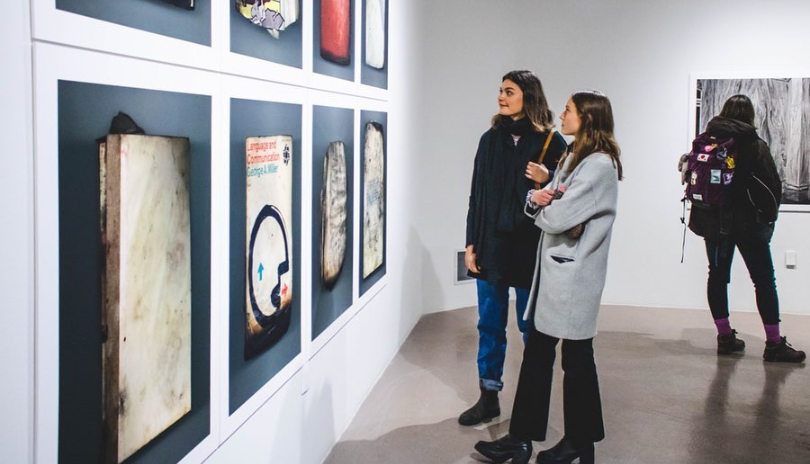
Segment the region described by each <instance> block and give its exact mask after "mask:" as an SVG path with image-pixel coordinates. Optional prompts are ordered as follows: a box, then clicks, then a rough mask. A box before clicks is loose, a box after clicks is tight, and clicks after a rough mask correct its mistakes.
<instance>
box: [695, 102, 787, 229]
mask: <svg viewBox="0 0 810 464" xmlns="http://www.w3.org/2000/svg"><path fill="white" fill-rule="evenodd" d="M706 132H707V133H708V134H709V135H711V136H715V137H718V138H729V137H732V138H734V149H733V150H734V151H735V163H736V168H735V170H734V171H735V172H734V179H733V180H732V182H731V192H730V198H729V200H728V202H729V203H728V205H727V206H726V207H725V208H724V210H723V211H707V210H703V209H700V208H696V207H693V208H692V212H691V214H690V216H689V228H690V229H691V230H692V231H693V232H695V233H696V234H697V235H700V236H702V237H706V238H709V239H711V240H715V241H716V240H719V239H720V238H721V236H730V237H732V238H735V239H744V238H746V237H748V236H749V235H751V234H752V233H755V232H756V231H757V230H759V229H761V227H760V226H771V225H772V224H773V223H774V222H775V221H776V217H777V215H778V213H779V204H780V203H781V201H782V181H781V179H780V178H779V173H778V171H777V170H776V164H775V163H774V160H773V156H771V152H770V149H769V148H768V144H766V143H765V142H764V141H763V140H762V139H760V138H759V136H758V135H757V131H756V129H755V128H754V127H753V126H751V125H750V124H746V123H744V122H741V121H737V120H734V119H728V118H724V117H721V116H717V117H715V118H714V119H712V120H711V121H710V122H709V124H708V125H707V127H706ZM768 238H769V237H768Z"/></svg>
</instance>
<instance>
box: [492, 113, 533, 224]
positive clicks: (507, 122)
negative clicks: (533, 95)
mask: <svg viewBox="0 0 810 464" xmlns="http://www.w3.org/2000/svg"><path fill="white" fill-rule="evenodd" d="M498 129H499V130H496V131H495V133H494V134H493V135H494V137H492V141H491V144H490V153H491V155H492V156H491V160H492V161H493V162H494V163H500V164H501V169H503V175H504V176H503V181H502V183H500V182H498V183H500V185H492V187H493V190H495V189H498V190H499V191H498V192H497V194H496V195H498V196H500V202H499V203H500V206H499V208H498V213H497V215H498V216H497V218H498V219H497V224H496V227H495V228H496V230H497V231H498V232H501V233H511V232H514V231H515V229H516V228H517V226H518V224H519V223H520V222H521V221H522V220H523V219H524V216H523V203H522V198H518V197H520V196H521V195H523V196H524V197H525V195H526V192H520V194H518V192H517V189H518V184H519V183H520V181H521V180H522V177H521V176H522V175H523V174H522V169H521V168H523V169H525V166H517V164H516V163H517V162H518V160H521V159H523V158H524V157H525V156H523V155H524V154H523V153H522V151H523V149H525V147H526V144H525V143H523V144H521V143H520V142H518V143H517V144H516V143H515V141H514V139H513V138H512V137H511V135H518V136H520V137H523V136H525V135H526V134H528V133H530V132H533V131H534V125H533V124H532V122H531V120H530V119H529V118H527V117H523V118H520V119H518V120H514V119H512V118H510V117H501V118H500V119H499V120H498ZM510 134H511V135H510ZM507 148H511V149H512V151H513V153H512V155H511V156H509V157H507V156H506V149H507ZM520 164H522V163H520ZM491 193H494V192H491Z"/></svg>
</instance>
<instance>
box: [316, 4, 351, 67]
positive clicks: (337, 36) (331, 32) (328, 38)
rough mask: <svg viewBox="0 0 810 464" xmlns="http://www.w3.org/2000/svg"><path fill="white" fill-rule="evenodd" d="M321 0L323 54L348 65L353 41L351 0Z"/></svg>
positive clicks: (325, 57) (327, 58)
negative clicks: (350, 45) (350, 44)
mask: <svg viewBox="0 0 810 464" xmlns="http://www.w3.org/2000/svg"><path fill="white" fill-rule="evenodd" d="M320 1H321V56H322V57H323V58H324V59H325V60H329V61H331V62H333V63H337V64H342V65H348V64H349V63H350V62H351V57H350V56H349V43H350V42H351V30H352V28H351V24H352V23H351V0H320Z"/></svg>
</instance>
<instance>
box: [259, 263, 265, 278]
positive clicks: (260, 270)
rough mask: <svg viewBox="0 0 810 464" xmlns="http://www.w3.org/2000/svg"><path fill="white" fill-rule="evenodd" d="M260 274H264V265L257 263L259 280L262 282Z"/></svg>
mask: <svg viewBox="0 0 810 464" xmlns="http://www.w3.org/2000/svg"><path fill="white" fill-rule="evenodd" d="M262 272H264V265H263V264H262V263H259V280H262Z"/></svg>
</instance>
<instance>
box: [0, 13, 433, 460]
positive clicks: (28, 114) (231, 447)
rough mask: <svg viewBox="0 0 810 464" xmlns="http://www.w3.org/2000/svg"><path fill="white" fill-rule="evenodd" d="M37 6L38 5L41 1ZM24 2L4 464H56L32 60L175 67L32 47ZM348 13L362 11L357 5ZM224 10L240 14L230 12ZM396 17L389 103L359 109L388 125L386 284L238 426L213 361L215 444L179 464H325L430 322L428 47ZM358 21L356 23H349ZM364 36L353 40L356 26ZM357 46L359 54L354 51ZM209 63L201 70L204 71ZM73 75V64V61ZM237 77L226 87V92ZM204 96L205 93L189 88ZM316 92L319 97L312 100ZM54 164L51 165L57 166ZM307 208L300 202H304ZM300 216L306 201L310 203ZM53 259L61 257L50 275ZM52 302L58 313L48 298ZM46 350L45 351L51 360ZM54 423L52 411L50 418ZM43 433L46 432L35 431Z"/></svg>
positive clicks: (217, 257)
mask: <svg viewBox="0 0 810 464" xmlns="http://www.w3.org/2000/svg"><path fill="white" fill-rule="evenodd" d="M33 1H34V4H37V2H38V0H33ZM312 2H313V0H303V3H304V4H305V5H306V10H305V11H307V12H309V11H311V10H312V4H313V3H312ZM28 3H29V2H4V3H2V4H1V5H0V26H2V27H0V41H2V43H3V44H4V47H2V49H1V50H0V63H2V71H0V103H1V104H0V111H1V113H0V135H2V138H3V148H4V149H3V150H2V154H0V167H2V169H3V173H4V174H3V176H2V182H0V205H1V206H2V210H3V212H4V216H5V220H4V221H3V227H2V228H0V258H2V261H3V267H2V271H0V272H1V273H2V274H0V277H1V278H0V353H2V354H0V370H1V371H2V372H3V375H2V376H1V377H2V381H0V462H3V463H33V462H51V460H50V459H49V458H48V457H49V456H55V454H54V453H55V447H56V443H55V441H54V440H52V438H53V437H55V436H56V428H55V427H50V426H49V425H48V424H45V425H44V426H43V424H41V423H37V420H36V419H35V417H40V416H42V415H43V414H42V412H43V411H42V409H45V408H46V407H43V404H41V403H39V402H38V401H37V396H36V391H37V389H39V390H40V391H43V390H50V391H52V388H53V386H50V387H49V386H45V387H43V386H42V385H41V384H42V382H43V381H42V378H37V376H36V375H35V372H36V364H35V360H36V359H38V356H40V355H41V354H42V353H38V352H37V348H36V347H40V346H43V347H46V348H47V347H53V346H58V345H55V343H56V342H55V341H53V340H51V341H48V340H43V339H42V338H43V337H41V336H40V337H39V338H38V337H37V332H36V330H35V325H36V323H37V321H36V314H37V311H39V308H38V307H39V305H42V304H43V303H42V301H41V300H38V299H37V298H36V297H35V295H49V294H50V293H53V294H55V293H56V292H57V290H58V285H57V283H56V282H48V281H45V280H43V279H37V278H36V277H35V276H36V275H39V274H41V271H42V270H41V269H38V268H37V267H36V266H35V262H36V261H37V260H39V262H42V259H43V257H42V256H37V254H38V253H37V251H38V247H37V244H36V243H35V238H34V237H35V235H36V232H37V226H38V224H36V223H35V217H36V210H35V206H34V205H35V192H37V191H39V190H38V189H40V188H41V185H39V186H38V183H39V184H41V183H42V182H43V181H42V179H38V178H37V177H36V174H35V173H36V172H38V171H37V166H36V161H35V160H36V159H37V158H36V156H35V155H34V153H35V152H36V150H37V146H38V145H42V144H41V143H38V142H39V141H40V140H44V139H49V140H52V139H53V134H36V133H35V126H34V123H33V121H34V120H35V119H36V118H37V115H36V114H35V110H34V108H35V105H34V101H35V100H36V98H37V95H36V92H35V91H34V90H32V89H33V86H32V81H35V80H36V76H35V75H34V74H35V73H34V72H33V71H32V69H31V68H32V63H33V62H34V61H36V59H37V53H38V52H39V53H40V57H41V56H43V55H44V54H47V53H55V52H60V51H61V52H63V53H64V54H65V55H69V56H73V55H76V56H79V55H81V56H82V57H89V58H92V59H97V60H99V61H100V62H117V61H118V60H122V61H121V62H125V64H126V65H127V66H132V67H136V68H140V67H144V68H150V67H153V66H158V67H160V68H161V71H165V70H167V69H169V71H168V74H172V72H173V71H171V69H170V68H167V66H171V64H168V65H164V64H160V63H153V62H152V60H148V59H147V60H140V59H138V58H137V57H126V56H123V57H122V56H118V54H116V53H107V52H105V51H103V50H102V51H99V52H98V53H95V52H92V51H85V50H82V49H81V48H82V47H72V46H69V45H66V46H62V45H58V44H56V45H52V44H43V43H42V42H41V41H35V40H32V38H31V37H32V34H31V31H30V27H29V24H31V22H32V14H31V12H30V8H29V4H28ZM39 3H41V4H45V2H39ZM216 3H217V5H219V3H218V2H216ZM354 4H356V5H358V6H359V5H360V3H359V2H354ZM40 6H41V5H40ZM228 8H229V9H231V8H233V7H232V5H228ZM389 8H390V12H389V31H388V32H389V42H388V44H389V47H390V48H389V57H390V61H389V62H388V63H387V64H386V65H387V66H388V91H379V92H376V93H375V92H374V91H373V89H371V90H368V91H366V94H365V96H364V97H358V98H357V101H358V103H357V107H358V108H362V109H372V110H374V109H380V110H384V111H386V112H387V113H388V127H387V128H386V129H387V134H386V135H387V137H388V144H387V146H388V153H387V154H388V158H387V159H388V166H387V170H388V178H387V186H386V188H387V199H388V200H387V205H386V210H387V211H386V213H387V216H386V217H387V233H388V236H387V249H386V254H385V259H386V265H387V272H386V276H385V277H384V278H383V280H382V281H381V282H379V283H378V284H377V285H376V286H375V287H373V288H372V289H370V290H369V291H368V292H367V293H366V294H364V295H363V296H362V297H360V298H359V299H358V300H355V303H354V305H353V307H352V308H350V310H349V311H347V312H346V313H345V314H344V315H343V316H342V317H341V318H339V320H338V321H337V322H336V324H334V326H333V327H331V328H330V330H329V331H327V332H325V335H324V336H323V337H321V338H319V339H318V340H316V342H317V343H306V342H305V343H303V351H302V353H301V355H300V356H299V358H300V362H294V363H291V364H293V365H295V369H294V372H293V373H292V374H291V375H289V376H287V375H286V374H285V375H279V376H278V377H283V378H282V381H280V382H279V381H277V380H279V379H278V378H276V379H274V380H275V381H271V382H270V383H269V385H270V387H271V388H270V389H269V390H268V389H267V388H265V389H263V390H262V391H261V392H260V393H259V394H258V395H257V396H260V397H262V398H261V401H260V402H259V403H258V404H254V406H256V408H255V410H253V411H251V412H250V414H242V416H244V422H239V421H234V420H227V419H229V418H228V417H223V415H222V414H221V413H217V412H216V411H221V410H223V409H226V408H223V406H222V405H223V404H224V398H223V397H220V396H218V395H217V392H218V391H219V389H218V387H217V386H216V384H217V383H221V380H220V379H222V378H227V372H223V369H220V368H219V367H218V365H220V364H221V363H222V362H224V361H223V358H224V357H227V353H219V354H216V353H212V357H211V363H212V367H211V371H212V384H214V386H213V387H212V390H211V410H212V411H213V413H212V416H211V417H212V420H211V427H210V435H209V436H208V437H207V438H206V439H205V440H204V442H203V443H202V444H201V445H200V446H199V447H198V448H197V449H195V450H194V451H193V452H192V453H191V454H190V455H189V456H187V458H186V459H185V460H184V461H182V462H187V463H197V462H201V461H202V460H203V459H205V460H206V462H210V463H234V462H286V463H306V464H318V463H320V462H322V461H323V460H324V459H325V457H326V456H327V454H328V452H329V450H330V449H331V447H332V445H333V444H334V443H335V441H336V440H337V439H338V437H339V436H340V435H341V434H342V432H343V431H344V430H345V428H346V427H347V426H348V424H349V423H350V421H351V419H352V418H353V416H354V414H355V413H356V411H357V409H358V408H359V407H360V405H361V403H362V402H363V400H364V399H365V397H366V395H367V393H368V391H369V390H370V389H371V388H372V387H373V385H374V383H375V382H376V380H377V379H378V378H379V376H380V375H381V374H382V372H383V370H384V369H385V368H386V367H387V365H388V364H389V362H390V360H391V359H392V358H393V356H394V355H395V354H396V352H397V351H398V349H399V346H400V345H401V344H402V342H403V341H404V340H405V338H406V337H407V336H408V334H409V333H410V331H411V329H412V328H413V326H414V325H415V324H416V322H417V320H418V319H419V317H420V316H421V314H422V309H421V307H420V303H421V302H420V300H419V297H418V295H419V294H420V293H421V292H420V291H419V286H420V285H421V278H420V276H419V275H418V274H416V273H413V272H409V271H408V270H407V269H408V268H413V267H419V266H421V263H420V261H419V260H420V259H421V256H422V255H421V253H417V254H412V253H410V250H411V249H412V248H413V246H414V243H415V241H414V234H415V233H414V230H415V228H416V227H415V224H414V218H416V217H417V215H418V213H419V210H420V208H419V207H418V205H417V203H416V198H414V197H413V196H412V195H410V193H409V192H410V190H411V189H412V186H413V185H415V184H416V183H417V181H418V176H419V175H420V172H419V170H418V166H417V165H416V164H415V163H413V162H412V161H411V156H410V155H411V154H412V153H413V152H414V147H413V144H412V142H411V137H410V136H409V134H410V132H411V131H410V129H409V128H410V127H411V126H412V125H413V124H414V120H415V119H416V115H417V111H418V109H417V108H416V107H414V106H413V105H412V104H411V102H412V101H413V98H414V96H413V94H412V90H411V89H412V85H411V83H412V82H415V81H416V73H417V72H418V70H417V69H416V68H413V67H412V66H410V65H409V62H410V60H411V58H412V57H413V56H414V55H415V54H416V53H417V52H416V50H417V49H418V48H420V47H421V45H420V44H421V40H420V38H419V37H417V34H416V31H414V30H413V28H411V24H412V23H413V22H414V21H415V18H414V15H415V10H414V9H412V8H410V7H408V5H406V4H405V3H404V2H398V1H392V2H389ZM359 17H360V15H359V14H357V15H356V16H355V18H359ZM83 21H86V20H85V19H83ZM34 22H36V20H34ZM220 26H221V24H220V25H217V26H216V27H217V28H219V27H220ZM103 27H108V26H103ZM217 30H219V29H217ZM356 31H357V32H358V33H359V31H360V28H359V26H358V27H357V29H356ZM213 39H214V42H215V43H222V37H220V36H217V35H216V33H215V34H214V37H213ZM161 40H163V39H161ZM356 43H358V44H359V43H360V40H359V39H358V40H357V41H356ZM356 50H357V52H358V55H356V56H359V50H360V49H359V48H357V49H356ZM161 53H163V52H162V51H161ZM91 55H92V56H91ZM223 55H224V53H223ZM161 56H163V55H161ZM204 58H206V57H203V58H200V61H202V60H203V59H204ZM207 58H210V57H207ZM356 59H357V58H356ZM194 60H195V58H194V57H190V58H189V62H194ZM66 66H70V63H68V64H66ZM223 66H224V65H223ZM229 66H230V64H229ZM308 66H309V65H308ZM174 69H175V70H176V73H177V76H176V77H174V79H180V78H181V77H183V76H187V75H189V74H195V75H199V76H201V77H204V78H205V79H209V78H210V80H216V79H218V78H219V77H220V76H218V75H217V73H216V70H213V69H208V70H206V69H205V68H195V67H194V66H193V65H192V66H188V65H183V66H176V67H175V68H174ZM358 69H359V67H358ZM247 71H250V70H247ZM105 72H106V71H105ZM250 72H252V71H250ZM250 72H246V74H249V73H250ZM257 72H258V71H257ZM68 74H69V73H68ZM154 74H156V73H153V76H151V77H150V78H149V79H167V80H171V79H173V77H172V76H171V75H161V76H158V75H154ZM230 78H231V77H230V76H226V77H224V78H223V80H224V79H230ZM268 80H271V81H272V79H268ZM322 81H323V84H321V83H318V82H316V83H315V84H313V86H314V87H322V90H325V91H332V92H333V93H334V94H335V96H334V98H335V99H337V100H341V99H342V100H343V101H346V100H350V99H351V98H352V97H353V93H354V92H355V89H356V88H359V85H358V86H357V87H355V86H354V85H353V84H346V83H340V82H337V83H333V82H331V81H328V80H326V79H322ZM308 84H311V83H309V82H308ZM332 84H335V86H334V88H329V86H330V85H332ZM262 85H263V84H262ZM272 85H273V84H267V86H272ZM197 88H199V85H197V87H194V89H197ZM290 88H292V89H293V92H299V93H301V92H303V91H300V89H296V88H295V87H294V86H290ZM317 93H318V92H317V91H312V94H313V95H315V94H317ZM321 93H323V92H321ZM355 95H356V94H355ZM39 98H42V97H41V96H40V97H39ZM313 98H314V97H313ZM215 100H217V98H215ZM222 100H224V99H221V100H220V101H222ZM215 104H218V103H215ZM357 113H358V114H359V111H358V112H357ZM40 116H41V115H40ZM213 122H214V128H213V130H214V132H217V133H221V131H222V129H221V128H220V127H217V124H216V123H217V122H220V123H221V122H223V121H222V118H221V117H220V116H219V115H217V114H216V111H215V115H214V120H213ZM358 133H360V132H359V131H358ZM218 140H222V139H221V138H220V139H218ZM223 148H225V144H224V143H221V142H215V143H214V150H215V151H216V150H222V149H223ZM220 153H225V152H224V151H221V152H220ZM47 156H48V157H51V158H52V157H53V154H52V153H49V154H48V155H47ZM215 158H216V159H218V160H220V161H215V162H216V163H219V164H218V165H216V166H217V167H220V168H223V167H224V169H225V171H226V172H227V166H226V163H222V161H221V160H222V159H224V157H222V156H216V155H215ZM310 164H311V163H310ZM305 165H307V166H308V164H305ZM218 178H219V177H218ZM214 188H215V189H219V190H216V191H215V193H216V194H217V195H215V196H218V197H219V198H214V201H213V209H214V210H215V211H214V215H215V217H220V218H221V217H222V216H221V215H222V205H223V203H222V202H223V201H226V200H227V198H228V197H227V193H226V192H223V190H222V188H221V184H217V186H215V187H214ZM223 193H225V194H224V195H223ZM223 198H224V199H225V200H223ZM308 198H309V197H308V196H305V199H308ZM303 204H304V205H307V204H308V203H307V202H306V201H304V202H303ZM40 227H41V225H40ZM212 228H213V229H214V230H215V232H216V233H215V234H214V238H213V239H212V240H213V241H215V242H216V241H217V240H218V238H217V237H220V238H221V237H222V234H221V233H222V232H224V230H225V229H227V226H223V225H222V224H216V223H215V224H214V225H213V226H212ZM40 232H41V231H40ZM221 245H222V246H223V250H224V251H223V250H214V252H213V253H212V261H213V262H214V267H215V268H218V269H215V270H214V271H213V272H214V275H215V277H216V279H219V280H221V279H222V277H223V276H224V275H226V274H227V273H226V272H223V267H222V263H223V262H224V261H223V260H224V258H223V257H224V256H226V255H227V242H226V241H225V242H221ZM304 260H306V255H305V257H304ZM56 261H57V258H56V257H54V263H56ZM54 265H56V264H54ZM216 279H215V280H216ZM213 286H214V287H216V288H218V289H221V288H223V287H224V286H226V284H223V283H222V282H221V281H220V282H216V281H215V282H214V284H213ZM305 288H306V287H305ZM49 289H52V290H49ZM217 295H218V296H217ZM222 295H223V294H222V292H221V290H217V291H216V292H215V296H214V297H213V298H212V300H211V311H212V319H213V320H215V321H220V322H222V321H226V320H227V314H228V304H227V299H226V298H224V297H223V296H222ZM46 299H48V300H51V301H52V298H51V297H50V296H48V297H47V298H46ZM304 299H305V300H306V297H304ZM305 321H308V319H305ZM216 327H217V326H215V327H214V329H213V330H212V342H211V343H212V345H213V346H214V347H215V348H214V350H213V351H215V352H216V351H217V347H226V346H227V343H226V341H225V340H223V339H222V338H223V337H222V333H223V331H222V330H220V329H219V328H216ZM304 334H305V335H306V336H308V335H309V331H308V330H306V331H304ZM48 350H49V351H51V350H50V348H48ZM49 356H50V355H49ZM299 358H296V359H299ZM48 375H49V376H50V375H51V374H48ZM50 396H51V397H52V395H50ZM254 403H256V402H255V401H254ZM53 414H55V413H53V412H46V413H45V415H47V416H50V417H53ZM230 419H233V417H231V418H230ZM42 430H44V433H40V432H41V431H42Z"/></svg>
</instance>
